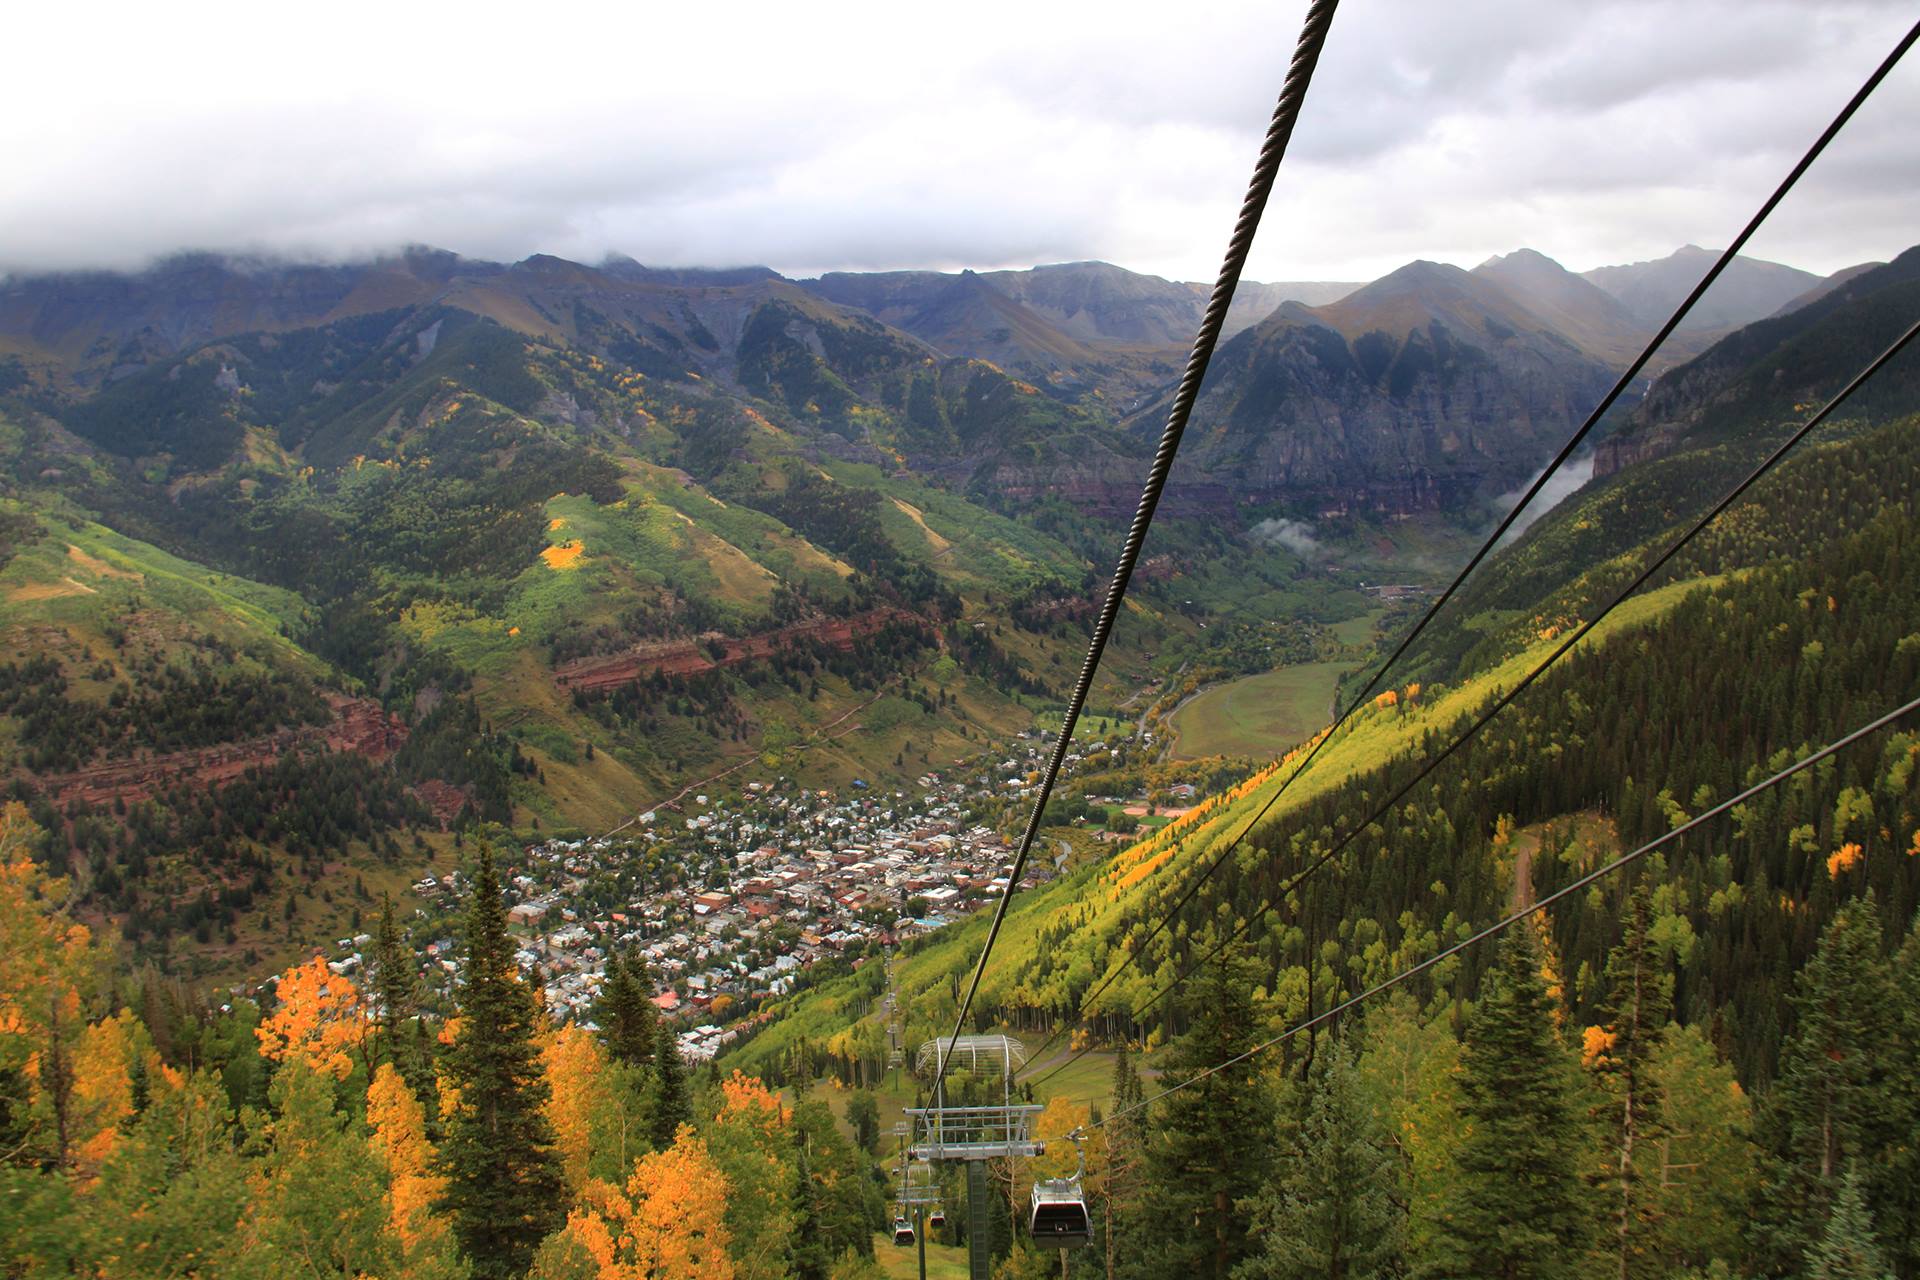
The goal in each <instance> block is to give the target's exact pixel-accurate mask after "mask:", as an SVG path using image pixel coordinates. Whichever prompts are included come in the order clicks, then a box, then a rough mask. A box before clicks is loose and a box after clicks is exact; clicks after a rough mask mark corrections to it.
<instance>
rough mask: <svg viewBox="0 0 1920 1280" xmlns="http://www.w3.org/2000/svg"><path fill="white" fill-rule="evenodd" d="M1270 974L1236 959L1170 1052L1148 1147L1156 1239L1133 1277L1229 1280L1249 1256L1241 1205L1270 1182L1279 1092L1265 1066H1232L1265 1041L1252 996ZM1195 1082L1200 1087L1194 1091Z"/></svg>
mask: <svg viewBox="0 0 1920 1280" xmlns="http://www.w3.org/2000/svg"><path fill="white" fill-rule="evenodd" d="M1261 977H1262V975H1261V974H1260V973H1259V972H1258V970H1257V968H1256V966H1255V965H1254V963H1253V962H1252V961H1251V960H1250V959H1249V958H1248V956H1247V954H1246V952H1245V951H1244V950H1242V949H1240V948H1235V949H1233V950H1230V951H1228V952H1227V953H1225V954H1224V955H1222V956H1221V957H1220V959H1219V960H1217V961H1216V962H1215V963H1214V964H1212V965H1211V966H1209V967H1208V968H1207V969H1206V970H1205V972H1204V975H1203V976H1202V977H1201V979H1200V980H1199V981H1198V982H1197V983H1196V984H1195V985H1194V988H1193V989H1192V1003H1191V1008H1192V1019H1193V1022H1192V1029H1191V1030H1189V1031H1188V1032H1187V1034H1186V1035H1184V1036H1182V1037H1181V1038H1180V1039H1179V1040H1178V1041H1176V1042H1175V1043H1174V1045H1173V1046H1172V1048H1171V1049H1170V1050H1169V1051H1168V1054H1167V1058H1166V1061H1165V1064H1164V1067H1163V1070H1162V1073H1161V1082H1162V1083H1163V1084H1165V1085H1166V1086H1168V1088H1169V1090H1173V1087H1174V1086H1177V1085H1184V1086H1185V1087H1183V1088H1179V1089H1177V1090H1175V1091H1170V1092H1168V1094H1167V1095H1166V1099H1165V1101H1163V1102H1161V1103H1160V1104H1159V1107H1158V1109H1157V1112H1156V1114H1155V1118H1154V1123H1153V1127H1152V1129H1151V1131H1150V1132H1149V1134H1148V1135H1147V1138H1146V1142H1145V1159H1146V1166H1147V1180H1146V1181H1147V1184H1148V1185H1147V1189H1146V1191H1145V1193H1144V1197H1145V1199H1146V1200H1147V1201H1148V1202H1149V1203H1151V1204H1152V1205H1153V1208H1154V1225H1153V1229H1152V1230H1151V1231H1139V1232H1136V1233H1135V1236H1134V1239H1133V1240H1132V1241H1131V1242H1130V1244H1129V1247H1128V1249H1127V1251H1126V1253H1125V1255H1124V1259H1123V1261H1124V1274H1127V1275H1129V1276H1154V1277H1161V1276H1175V1275H1177V1276H1185V1277H1188V1278H1189V1280H1195V1278H1197V1277H1202V1276H1211V1277H1213V1278H1214V1280H1226V1277H1227V1276H1228V1275H1229V1274H1231V1273H1232V1271H1233V1268H1234V1267H1235V1266H1237V1265H1239V1263H1240V1262H1242V1261H1243V1260H1244V1259H1245V1258H1246V1256H1247V1254H1248V1252H1249V1246H1248V1240H1247V1222H1246V1215H1245V1214H1244V1213H1242V1212H1241V1211H1240V1210H1239V1209H1238V1208H1236V1204H1237V1202H1238V1201H1240V1200H1242V1199H1244V1198H1246V1197H1247V1196H1250V1195H1252V1194H1253V1193H1254V1192H1255V1191H1256V1190H1258V1189H1259V1187H1260V1186H1261V1184H1262V1183H1263V1182H1264V1181H1265V1178H1266V1174H1267V1170H1268V1169H1269V1168H1270V1167H1271V1165H1272V1162H1273V1121H1274V1107H1273V1091H1272V1089H1271V1088H1270V1087H1268V1086H1267V1085H1266V1084H1265V1083H1264V1082H1263V1081H1261V1080H1260V1079H1259V1070H1260V1060H1259V1059H1257V1058H1255V1059H1245V1060H1241V1061H1237V1062H1233V1063H1232V1065H1230V1066H1226V1067H1225V1068H1224V1069H1221V1070H1213V1072H1212V1074H1210V1075H1209V1074H1204V1073H1206V1072H1208V1071H1209V1070H1211V1069H1213V1068H1217V1067H1220V1066H1221V1064H1223V1063H1228V1062H1230V1061H1232V1060H1233V1059H1236V1058H1239V1057H1240V1055H1242V1054H1244V1053H1245V1052H1246V1051H1247V1050H1248V1049H1250V1048H1252V1047H1253V1045H1254V1044H1255V1043H1256V1042H1257V1041H1258V1040H1259V1035H1260V1030H1261V1026H1262V1023H1261V1017H1260V1011H1259V1009H1258V1008H1257V1007H1256V1005H1255V1003H1254V996H1253V993H1254V990H1255V988H1256V987H1258V986H1260V985H1261ZM1189 1081H1191V1082H1192V1083H1190V1084H1189V1083H1188V1082H1189Z"/></svg>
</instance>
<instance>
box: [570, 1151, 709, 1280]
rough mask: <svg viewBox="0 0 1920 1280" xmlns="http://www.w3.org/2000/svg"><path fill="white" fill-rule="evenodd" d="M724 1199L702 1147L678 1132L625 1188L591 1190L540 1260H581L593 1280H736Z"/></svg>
mask: <svg viewBox="0 0 1920 1280" xmlns="http://www.w3.org/2000/svg"><path fill="white" fill-rule="evenodd" d="M729 1192H730V1188H729V1187H728V1185H727V1179H726V1176H725V1175H724V1174H722V1173H721V1172H720V1169H719V1167H718V1166H717V1165H716V1164H714V1162H713V1159H712V1157H711V1156H710V1155H709V1154H708V1152H707V1146H706V1143H705V1142H703V1141H701V1139H700V1138H699V1137H697V1136H696V1135H695V1134H694V1131H693V1129H692V1127H691V1126H686V1125H683V1126H681V1129H680V1134H679V1137H678V1138H676V1139H675V1140H674V1143H673V1145H672V1146H671V1147H668V1148H667V1149H666V1150H665V1151H654V1152H649V1153H648V1154H647V1155H645V1156H642V1157H641V1158H640V1162H639V1164H637V1165H636V1166H635V1167H634V1170H633V1176H632V1177H631V1178H629V1179H627V1185H626V1186H625V1187H624V1188H620V1187H614V1186H610V1185H609V1184H607V1183H604V1182H595V1183H592V1184H590V1185H589V1187H588V1188H587V1195H586V1203H585V1204H584V1205H583V1206H582V1207H581V1208H579V1209H576V1210H575V1211H574V1212H573V1213H572V1214H571V1215H569V1217H568V1218H567V1226H566V1229H565V1231H564V1232H563V1233H562V1234H563V1236H564V1237H565V1240H564V1242H563V1241H560V1240H556V1241H553V1242H550V1249H543V1250H542V1253H543V1255H546V1254H549V1253H550V1251H555V1247H556V1246H557V1248H560V1249H565V1248H571V1249H572V1250H575V1251H578V1252H584V1253H585V1254H586V1255H587V1256H588V1257H590V1258H591V1259H592V1260H593V1266H594V1271H593V1275H594V1277H595V1280H735V1274H736V1273H735V1271H734V1266H733V1259H732V1257H731V1256H730V1255H729V1253H728V1249H729V1247H730V1246H731V1245H732V1240H733V1238H732V1234H731V1233H730V1232H729V1231H728V1230H727V1224H726V1208H727V1199H728V1196H729ZM543 1261H544V1258H543ZM540 1270H541V1268H540V1267H539V1266H536V1268H535V1271H536V1273H538V1272H539V1271H540Z"/></svg>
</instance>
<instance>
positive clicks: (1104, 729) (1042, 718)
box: [1033, 708, 1133, 742]
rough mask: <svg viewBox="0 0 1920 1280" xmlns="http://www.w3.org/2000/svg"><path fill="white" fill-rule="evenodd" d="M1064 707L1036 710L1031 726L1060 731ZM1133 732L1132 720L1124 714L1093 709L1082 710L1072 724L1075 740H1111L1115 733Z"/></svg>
mask: <svg viewBox="0 0 1920 1280" xmlns="http://www.w3.org/2000/svg"><path fill="white" fill-rule="evenodd" d="M1066 714H1067V713H1066V711H1065V710H1064V709H1058V708H1057V709H1054V710H1050V711H1040V712H1036V713H1035V714H1034V717H1033V727H1034V728H1036V729H1039V730H1040V731H1042V732H1043V733H1058V732H1060V723H1061V721H1062V720H1064V719H1066ZM1131 732H1133V721H1132V720H1130V719H1128V718H1126V717H1125V716H1110V715H1102V714H1100V713H1099V712H1094V711H1082V712H1081V713H1080V719H1079V721H1078V722H1076V723H1075V725H1074V726H1073V740H1074V741H1075V742H1100V741H1108V740H1111V739H1112V737H1113V736H1114V735H1115V734H1127V733H1131Z"/></svg>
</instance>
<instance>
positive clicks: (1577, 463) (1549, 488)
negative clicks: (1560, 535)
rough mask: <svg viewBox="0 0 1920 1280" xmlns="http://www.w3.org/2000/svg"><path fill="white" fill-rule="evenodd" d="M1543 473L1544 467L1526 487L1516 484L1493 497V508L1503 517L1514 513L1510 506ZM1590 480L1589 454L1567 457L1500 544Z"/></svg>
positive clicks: (1513, 537) (1591, 472)
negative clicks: (1507, 490)
mask: <svg viewBox="0 0 1920 1280" xmlns="http://www.w3.org/2000/svg"><path fill="white" fill-rule="evenodd" d="M1545 470H1546V468H1545V467H1542V468H1541V469H1540V471H1536V472H1534V473H1533V475H1532V476H1531V477H1529V478H1528V480H1527V482H1526V483H1525V484H1523V485H1517V486H1515V487H1514V488H1513V489H1512V490H1510V491H1509V492H1507V493H1503V494H1501V495H1500V496H1499V497H1497V498H1495V499H1494V500H1493V509H1494V510H1495V511H1496V512H1498V513H1499V515H1500V516H1502V517H1504V516H1505V515H1506V514H1507V512H1509V511H1511V510H1513V504H1514V503H1516V502H1518V501H1520V499H1521V498H1522V497H1524V496H1525V495H1526V492H1527V490H1528V489H1530V488H1532V487H1533V484H1534V481H1536V480H1538V479H1539V478H1540V475H1541V472H1544V471H1545ZM1591 479H1593V455H1592V454H1590V453H1589V454H1584V455H1582V456H1581V457H1577V458H1569V459H1568V460H1567V465H1566V466H1564V467H1561V468H1560V469H1559V470H1558V471H1556V472H1554V473H1553V474H1552V475H1551V476H1548V477H1547V482H1546V483H1545V484H1543V485H1541V486H1540V492H1539V493H1538V494H1536V495H1535V496H1534V499H1533V501H1532V502H1529V503H1528V504H1527V509H1526V510H1524V511H1522V512H1521V513H1520V518H1519V519H1518V520H1515V521H1514V522H1513V527H1512V528H1510V529H1508V530H1507V533H1506V536H1505V537H1504V538H1502V539H1501V542H1502V543H1503V544H1504V543H1508V542H1511V541H1513V540H1514V539H1515V538H1517V537H1519V536H1520V535H1521V534H1523V533H1525V532H1526V531H1527V530H1528V529H1530V528H1532V527H1533V526H1534V525H1535V524H1536V523H1538V522H1539V520H1540V519H1541V517H1543V516H1545V515H1546V514H1547V513H1548V512H1549V511H1552V510H1553V509H1554V508H1555V507H1557V506H1559V505H1560V504H1561V503H1562V502H1565V501H1566V500H1567V499H1568V498H1570V497H1572V496H1573V494H1574V492H1575V491H1576V490H1578V489H1579V488H1580V486H1582V485H1584V484H1585V483H1586V482H1587V481H1589V480H1591Z"/></svg>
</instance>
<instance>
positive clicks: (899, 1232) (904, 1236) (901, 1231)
mask: <svg viewBox="0 0 1920 1280" xmlns="http://www.w3.org/2000/svg"><path fill="white" fill-rule="evenodd" d="M893 1242H894V1243H895V1244H912V1243H913V1224H912V1223H911V1222H909V1221H907V1220H906V1219H905V1218H895V1219H894V1220H893Z"/></svg>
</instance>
